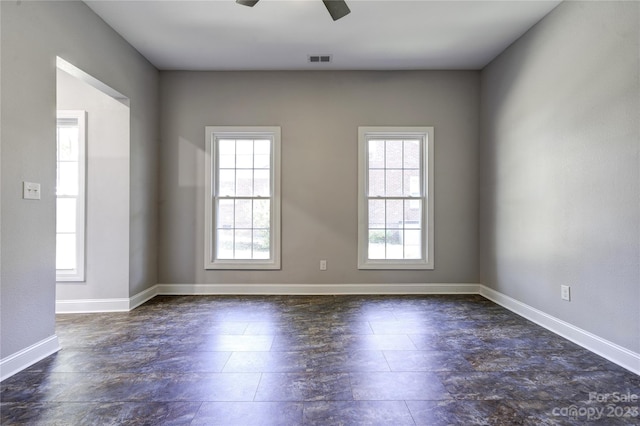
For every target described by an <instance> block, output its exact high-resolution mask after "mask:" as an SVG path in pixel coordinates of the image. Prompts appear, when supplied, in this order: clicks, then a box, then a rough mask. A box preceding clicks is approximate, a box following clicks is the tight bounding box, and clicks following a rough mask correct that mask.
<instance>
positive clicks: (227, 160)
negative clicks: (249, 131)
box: [218, 139, 236, 169]
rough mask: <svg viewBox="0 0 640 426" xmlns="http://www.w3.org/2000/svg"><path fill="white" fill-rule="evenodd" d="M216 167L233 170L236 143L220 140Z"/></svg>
mask: <svg viewBox="0 0 640 426" xmlns="http://www.w3.org/2000/svg"><path fill="white" fill-rule="evenodd" d="M218 155H219V159H218V167H220V168H221V169H233V168H235V166H236V141H235V140H230V139H221V140H219V141H218Z"/></svg>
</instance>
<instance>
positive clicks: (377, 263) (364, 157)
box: [358, 126, 434, 269]
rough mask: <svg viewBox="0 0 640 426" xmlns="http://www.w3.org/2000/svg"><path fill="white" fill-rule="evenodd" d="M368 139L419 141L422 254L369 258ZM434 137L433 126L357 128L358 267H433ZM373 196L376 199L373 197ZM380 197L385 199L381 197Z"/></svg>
mask: <svg viewBox="0 0 640 426" xmlns="http://www.w3.org/2000/svg"><path fill="white" fill-rule="evenodd" d="M370 138H389V139H397V138H404V139H409V138H416V139H420V140H421V141H422V147H421V152H422V156H421V157H422V158H421V167H420V170H421V171H422V175H421V181H422V182H421V183H422V185H421V186H422V194H421V195H420V197H419V198H420V199H421V200H422V203H423V206H424V208H423V211H422V214H423V216H422V238H421V244H422V250H421V253H422V257H421V258H420V259H369V254H368V248H369V244H368V243H369V241H368V216H369V215H368V206H369V203H368V201H369V195H368V188H369V185H368V170H369V166H368V162H369V155H368V143H367V142H368V141H369V139H370ZM433 151H434V139H433V127H371V126H362V127H358V269H434V207H433V206H434V181H433V176H434V167H433V164H434V161H433V159H434V156H433ZM375 199H378V197H376V198H375ZM381 199H385V197H382V198H381Z"/></svg>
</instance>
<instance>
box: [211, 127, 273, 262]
mask: <svg viewBox="0 0 640 426" xmlns="http://www.w3.org/2000/svg"><path fill="white" fill-rule="evenodd" d="M206 151H207V155H206V165H205V168H206V173H207V174H206V185H205V187H206V197H205V205H206V211H205V232H206V236H205V242H206V245H205V269H280V128H279V127H213V126H207V127H206Z"/></svg>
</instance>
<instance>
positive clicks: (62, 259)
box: [56, 234, 76, 270]
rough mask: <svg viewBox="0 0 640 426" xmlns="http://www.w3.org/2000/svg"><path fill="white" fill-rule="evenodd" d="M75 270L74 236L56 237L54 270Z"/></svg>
mask: <svg viewBox="0 0 640 426" xmlns="http://www.w3.org/2000/svg"><path fill="white" fill-rule="evenodd" d="M75 268H76V234H58V235H56V269H67V270H69V269H75Z"/></svg>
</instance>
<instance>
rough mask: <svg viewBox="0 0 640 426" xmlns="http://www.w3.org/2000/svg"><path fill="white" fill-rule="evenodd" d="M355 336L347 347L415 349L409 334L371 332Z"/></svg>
mask: <svg viewBox="0 0 640 426" xmlns="http://www.w3.org/2000/svg"><path fill="white" fill-rule="evenodd" d="M355 337H356V338H355V339H353V340H352V341H351V342H349V345H348V346H347V349H349V350H367V351H412V350H416V349H417V348H416V346H415V345H414V344H413V342H412V341H411V339H410V338H409V336H407V335H404V334H387V335H380V334H372V335H361V336H355Z"/></svg>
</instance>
